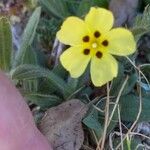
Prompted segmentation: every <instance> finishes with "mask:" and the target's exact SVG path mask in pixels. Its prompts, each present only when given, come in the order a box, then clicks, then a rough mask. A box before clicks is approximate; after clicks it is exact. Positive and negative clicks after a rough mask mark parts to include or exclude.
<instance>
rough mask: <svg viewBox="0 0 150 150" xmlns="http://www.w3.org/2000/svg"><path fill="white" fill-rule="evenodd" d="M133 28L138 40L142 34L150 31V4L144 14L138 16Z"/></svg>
mask: <svg viewBox="0 0 150 150" xmlns="http://www.w3.org/2000/svg"><path fill="white" fill-rule="evenodd" d="M131 30H132V33H133V34H134V36H135V39H136V41H138V40H139V39H140V37H141V36H142V35H144V34H145V33H147V32H149V31H150V6H147V7H146V8H145V10H144V12H143V15H138V16H137V17H136V19H135V23H134V25H133V28H132V29H131Z"/></svg>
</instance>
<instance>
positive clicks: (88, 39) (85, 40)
mask: <svg viewBox="0 0 150 150" xmlns="http://www.w3.org/2000/svg"><path fill="white" fill-rule="evenodd" d="M82 40H83V42H89V41H90V37H89V36H88V35H86V36H84V37H83V39H82Z"/></svg>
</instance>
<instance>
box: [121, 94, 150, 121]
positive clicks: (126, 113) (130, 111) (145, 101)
mask: <svg viewBox="0 0 150 150" xmlns="http://www.w3.org/2000/svg"><path fill="white" fill-rule="evenodd" d="M120 105H121V118H122V120H123V121H135V119H136V116H137V114H138V112H139V105H140V101H139V97H137V96H135V95H133V94H130V95H126V96H122V97H121V98H120ZM149 114H150V100H149V97H147V98H146V97H144V98H142V112H141V115H140V119H139V121H149V120H150V115H149Z"/></svg>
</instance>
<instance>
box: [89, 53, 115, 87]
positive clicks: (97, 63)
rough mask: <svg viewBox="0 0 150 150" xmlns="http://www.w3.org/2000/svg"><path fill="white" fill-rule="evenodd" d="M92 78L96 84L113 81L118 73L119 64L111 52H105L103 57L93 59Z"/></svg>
mask: <svg viewBox="0 0 150 150" xmlns="http://www.w3.org/2000/svg"><path fill="white" fill-rule="evenodd" d="M90 67H91V70H90V72H91V79H92V82H93V84H94V85H95V86H102V85H104V84H106V83H107V82H108V81H111V80H112V79H113V78H114V77H116V76H117V73H118V64H117V61H116V60H115V58H114V57H113V56H111V55H110V54H103V57H102V58H100V59H99V58H97V57H94V58H92V60H91V66H90Z"/></svg>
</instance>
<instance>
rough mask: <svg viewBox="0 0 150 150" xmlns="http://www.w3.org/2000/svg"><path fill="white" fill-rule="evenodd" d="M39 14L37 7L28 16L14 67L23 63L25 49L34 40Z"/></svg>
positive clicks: (39, 10) (39, 9)
mask: <svg viewBox="0 0 150 150" xmlns="http://www.w3.org/2000/svg"><path fill="white" fill-rule="evenodd" d="M40 15H41V8H40V7H38V8H36V10H35V11H34V12H33V14H32V16H31V17H30V19H29V21H28V24H27V26H26V28H25V30H24V33H23V37H22V42H21V46H20V49H19V50H18V52H17V54H16V58H15V62H14V67H16V66H18V65H20V64H22V63H23V59H24V57H25V53H26V50H27V49H28V48H29V46H31V44H32V42H33V40H34V37H35V34H36V29H37V25H38V23H39V19H40Z"/></svg>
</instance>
